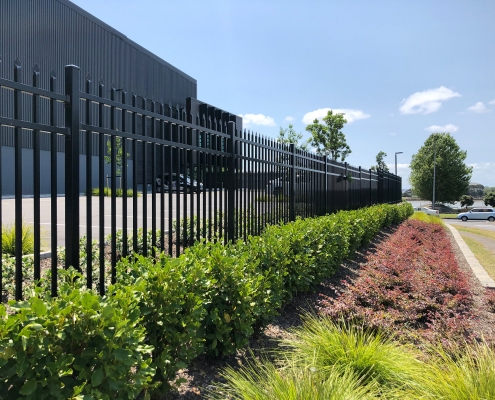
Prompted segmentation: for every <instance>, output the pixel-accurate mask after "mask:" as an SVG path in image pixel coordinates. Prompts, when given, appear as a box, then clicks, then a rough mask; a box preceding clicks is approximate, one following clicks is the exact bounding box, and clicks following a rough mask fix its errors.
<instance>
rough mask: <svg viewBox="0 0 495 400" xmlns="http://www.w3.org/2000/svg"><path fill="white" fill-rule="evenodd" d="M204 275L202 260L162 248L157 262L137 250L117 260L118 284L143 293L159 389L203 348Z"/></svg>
mask: <svg viewBox="0 0 495 400" xmlns="http://www.w3.org/2000/svg"><path fill="white" fill-rule="evenodd" d="M205 276H206V274H205V273H204V272H203V270H202V268H201V265H200V264H194V265H185V263H183V262H181V259H171V258H169V257H168V256H166V255H164V254H161V255H160V256H159V257H158V261H157V262H155V260H153V259H150V258H146V257H143V256H137V255H136V256H135V257H134V258H132V259H123V260H122V261H121V262H120V263H119V265H118V281H117V282H118V283H117V284H116V285H115V287H116V288H117V289H119V290H126V289H128V290H130V291H132V292H133V293H135V294H136V296H137V297H138V299H139V312H140V314H141V315H142V316H143V319H142V324H143V326H144V328H145V329H146V338H147V339H146V343H147V344H149V345H151V346H153V348H154V349H153V352H152V357H153V366H154V367H155V368H156V376H155V378H154V381H155V383H156V384H159V383H161V384H162V385H163V386H162V387H161V389H160V390H165V389H167V388H168V386H169V383H168V382H169V380H172V379H173V378H174V376H175V374H176V372H177V371H178V370H179V369H181V368H185V367H186V366H187V363H188V362H189V361H191V360H192V359H193V358H194V357H196V356H197V355H198V354H201V352H202V350H203V344H204V338H203V337H202V335H201V334H200V333H199V329H200V327H201V320H202V319H203V318H204V315H205V309H204V306H203V300H202V298H201V289H202V288H203V287H205V286H206V277H205ZM178 383H180V382H178ZM155 386H158V385H155Z"/></svg>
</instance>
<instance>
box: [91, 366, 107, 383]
mask: <svg viewBox="0 0 495 400" xmlns="http://www.w3.org/2000/svg"><path fill="white" fill-rule="evenodd" d="M104 376H105V374H104V372H103V369H101V368H98V369H95V370H94V371H93V373H92V374H91V385H92V386H93V387H96V386H99V385H100V384H101V382H103V377H104Z"/></svg>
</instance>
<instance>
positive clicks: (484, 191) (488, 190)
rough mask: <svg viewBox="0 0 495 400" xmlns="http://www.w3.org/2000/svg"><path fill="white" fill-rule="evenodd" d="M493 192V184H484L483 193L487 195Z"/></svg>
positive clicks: (494, 190) (494, 191)
mask: <svg viewBox="0 0 495 400" xmlns="http://www.w3.org/2000/svg"><path fill="white" fill-rule="evenodd" d="M492 192H493V193H495V186H492V187H490V186H485V188H484V189H483V194H484V195H487V194H488V193H492Z"/></svg>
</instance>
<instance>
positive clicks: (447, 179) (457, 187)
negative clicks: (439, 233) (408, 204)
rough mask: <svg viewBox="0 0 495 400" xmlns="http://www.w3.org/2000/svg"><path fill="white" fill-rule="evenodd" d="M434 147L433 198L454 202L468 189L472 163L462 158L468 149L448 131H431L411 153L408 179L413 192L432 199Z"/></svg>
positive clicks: (439, 200)
mask: <svg viewBox="0 0 495 400" xmlns="http://www.w3.org/2000/svg"><path fill="white" fill-rule="evenodd" d="M435 148H436V184H435V200H436V201H438V202H440V203H454V202H456V201H458V200H459V199H460V198H461V196H462V195H463V194H465V193H466V192H467V189H468V186H469V181H470V179H471V174H472V172H473V168H472V167H468V166H467V165H466V164H465V163H464V160H465V159H466V156H467V152H466V151H463V150H461V149H460V147H459V146H458V144H457V142H456V141H455V139H454V138H453V137H452V136H451V135H450V133H433V134H431V135H430V137H428V139H426V141H425V143H424V145H423V146H422V147H421V148H420V149H419V150H418V152H417V153H416V154H414V155H413V156H412V160H411V175H410V177H409V182H410V183H411V185H412V188H413V191H414V193H416V194H417V195H418V196H419V197H421V198H422V199H425V200H433V164H434V162H433V160H434V150H435Z"/></svg>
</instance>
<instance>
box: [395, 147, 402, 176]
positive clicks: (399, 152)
mask: <svg viewBox="0 0 495 400" xmlns="http://www.w3.org/2000/svg"><path fill="white" fill-rule="evenodd" d="M397 154H402V151H398V152H396V153H395V175H397Z"/></svg>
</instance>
